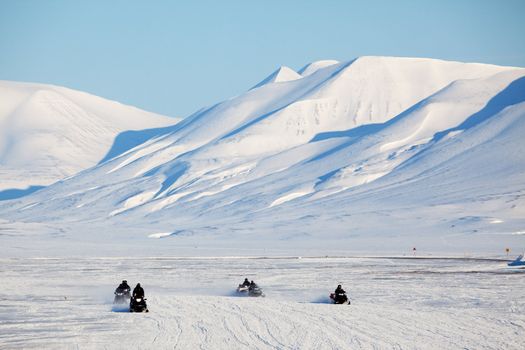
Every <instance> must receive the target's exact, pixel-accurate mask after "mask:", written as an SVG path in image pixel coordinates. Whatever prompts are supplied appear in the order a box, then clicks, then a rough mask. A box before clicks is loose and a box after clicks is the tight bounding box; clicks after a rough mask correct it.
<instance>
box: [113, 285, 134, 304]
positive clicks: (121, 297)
mask: <svg viewBox="0 0 525 350" xmlns="http://www.w3.org/2000/svg"><path fill="white" fill-rule="evenodd" d="M130 292H131V288H130V287H129V286H128V285H127V281H126V280H124V281H122V283H121V284H120V285H119V286H118V287H117V289H115V293H114V294H115V299H113V304H127V303H129V300H130V299H131V293H130Z"/></svg>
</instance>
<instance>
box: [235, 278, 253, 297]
mask: <svg viewBox="0 0 525 350" xmlns="http://www.w3.org/2000/svg"><path fill="white" fill-rule="evenodd" d="M248 289H250V282H249V281H248V279H247V278H245V279H244V282H243V283H241V284H239V286H238V287H237V293H239V294H245V293H248Z"/></svg>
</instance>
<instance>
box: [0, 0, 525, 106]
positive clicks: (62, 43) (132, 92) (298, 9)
mask: <svg viewBox="0 0 525 350" xmlns="http://www.w3.org/2000/svg"><path fill="white" fill-rule="evenodd" d="M524 17H525V1H523V0H506V1H502V0H499V1H488V0H487V1H484V0H456V1H448V0H441V1H409V0H407V1H393V0H392V1H388V0H385V1H379V0H376V1H374V0H371V1H330V0H324V1H307V0H303V1H284V0H283V1H271V0H264V1H247V0H244V1H158V0H157V1H132V0H129V1H106V0H100V1H99V0H85V1H73V0H0V79H5V80H18V81H29V82H42V83H51V84H57V85H63V86H67V87H70V88H74V89H78V90H82V91H87V92H90V93H93V94H96V95H99V96H102V97H106V98H109V99H113V100H117V101H120V102H123V103H127V104H131V105H135V106H137V107H140V108H143V109H146V110H150V111H153V112H158V113H162V114H166V115H171V116H186V115H188V114H190V113H192V112H193V111H195V110H197V109H199V108H200V107H203V106H205V105H210V104H213V103H215V102H218V101H220V100H223V99H225V98H228V97H231V96H234V95H238V94H240V93H242V92H243V91H245V90H246V89H248V88H250V87H251V86H253V85H255V84H256V83H257V82H258V81H260V80H262V79H264V77H265V76H266V75H268V74H270V73H271V72H272V71H274V70H275V69H276V68H278V67H279V66H280V65H287V66H289V67H291V68H294V69H299V68H301V67H302V66H304V65H305V64H307V63H308V62H311V61H315V60H319V59H337V60H342V61H344V60H350V59H352V58H354V57H357V56H363V55H391V56H415V57H433V58H441V59H449V60H459V61H473V62H486V63H494V64H501V65H513V66H521V67H525V24H524V23H525V21H524V20H523V18H524Z"/></svg>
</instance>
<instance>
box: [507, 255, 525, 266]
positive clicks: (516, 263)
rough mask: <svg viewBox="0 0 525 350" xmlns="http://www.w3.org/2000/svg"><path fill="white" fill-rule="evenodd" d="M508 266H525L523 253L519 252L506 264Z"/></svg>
mask: <svg viewBox="0 0 525 350" xmlns="http://www.w3.org/2000/svg"><path fill="white" fill-rule="evenodd" d="M507 265H508V266H512V267H516V266H523V267H525V261H523V254H520V255H519V256H518V257H517V258H516V259H515V260H513V261H511V262H510V263H508V264H507Z"/></svg>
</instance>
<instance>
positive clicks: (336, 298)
mask: <svg viewBox="0 0 525 350" xmlns="http://www.w3.org/2000/svg"><path fill="white" fill-rule="evenodd" d="M330 299H331V300H332V301H333V302H334V304H346V305H350V300H349V299H348V297H347V296H346V294H344V293H338V294H335V293H331V294H330Z"/></svg>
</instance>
